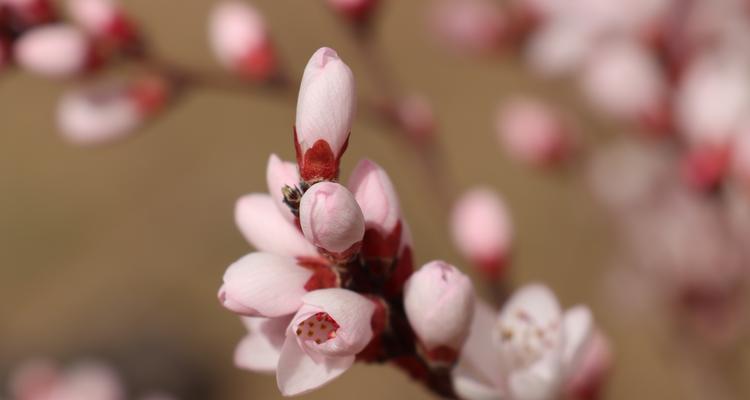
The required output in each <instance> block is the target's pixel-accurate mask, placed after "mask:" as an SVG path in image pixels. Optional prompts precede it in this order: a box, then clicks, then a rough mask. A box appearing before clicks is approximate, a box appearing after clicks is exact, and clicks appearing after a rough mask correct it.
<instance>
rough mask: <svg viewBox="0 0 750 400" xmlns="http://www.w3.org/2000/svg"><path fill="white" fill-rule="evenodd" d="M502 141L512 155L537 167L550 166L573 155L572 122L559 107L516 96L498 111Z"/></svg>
mask: <svg viewBox="0 0 750 400" xmlns="http://www.w3.org/2000/svg"><path fill="white" fill-rule="evenodd" d="M496 129H497V135H498V140H499V141H500V143H501V144H502V145H503V147H504V148H505V150H506V151H507V152H508V153H509V154H510V156H511V157H513V158H515V159H517V160H518V161H521V162H523V163H526V164H529V165H533V166H549V165H553V164H556V163H559V162H560V161H562V160H565V159H566V158H568V157H569V156H570V152H571V151H572V147H573V141H574V138H573V131H572V127H571V124H570V123H568V121H567V120H566V119H565V118H564V116H563V115H561V114H560V113H559V112H558V111H557V110H555V109H554V108H552V107H551V106H550V105H547V104H545V103H543V102H541V101H539V100H535V99H532V98H515V99H512V100H511V101H509V102H507V103H505V104H503V105H502V106H501V108H500V109H499V111H498V116H497V121H496Z"/></svg>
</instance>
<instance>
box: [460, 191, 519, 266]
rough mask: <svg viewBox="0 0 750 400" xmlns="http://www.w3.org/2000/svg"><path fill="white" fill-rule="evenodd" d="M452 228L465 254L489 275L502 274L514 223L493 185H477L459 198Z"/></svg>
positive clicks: (508, 254)
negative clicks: (492, 188) (477, 186)
mask: <svg viewBox="0 0 750 400" xmlns="http://www.w3.org/2000/svg"><path fill="white" fill-rule="evenodd" d="M451 231H452V233H453V240H454V242H455V243H456V246H457V247H458V249H459V250H460V251H461V253H462V254H463V256H464V257H466V258H467V259H468V260H470V261H471V262H472V263H473V264H474V265H476V266H477V267H478V268H479V270H480V272H481V273H482V274H483V275H484V276H485V277H487V278H489V279H493V280H495V279H498V278H500V277H501V276H502V275H503V274H504V272H505V270H506V268H507V263H508V259H509V258H510V251H511V244H512V239H513V225H512V222H511V218H510V213H509V212H508V209H507V207H506V205H505V203H504V202H503V200H502V199H501V198H500V197H499V196H498V195H497V194H496V193H495V192H494V191H492V190H491V189H488V188H476V189H473V190H471V191H469V192H467V193H465V194H464V195H463V196H462V197H461V198H460V199H459V200H458V202H456V205H455V206H454V208H453V213H452V216H451Z"/></svg>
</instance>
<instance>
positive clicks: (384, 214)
mask: <svg viewBox="0 0 750 400" xmlns="http://www.w3.org/2000/svg"><path fill="white" fill-rule="evenodd" d="M347 186H348V187H349V190H351V192H352V194H353V195H354V198H355V200H356V201H357V204H359V207H360V208H361V209H362V214H363V215H364V218H365V227H366V228H367V229H375V230H377V231H378V232H379V233H380V234H381V235H383V236H388V235H389V234H391V233H393V231H394V230H395V229H396V226H397V225H398V223H399V221H400V219H401V207H400V206H399V203H398V196H396V190H395V189H394V187H393V183H392V182H391V179H390V178H389V177H388V174H387V173H386V172H385V170H384V169H383V168H381V167H380V166H379V165H378V164H375V163H374V162H372V161H370V160H366V159H365V160H361V161H360V162H359V164H357V166H356V167H355V168H354V171H353V172H352V175H351V176H350V177H349V183H348V185H347Z"/></svg>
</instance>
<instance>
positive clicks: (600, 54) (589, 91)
mask: <svg viewBox="0 0 750 400" xmlns="http://www.w3.org/2000/svg"><path fill="white" fill-rule="evenodd" d="M580 79H581V85H582V89H583V92H584V94H585V95H586V96H587V97H588V99H589V101H590V102H591V104H592V105H594V106H596V107H598V108H599V109H600V110H602V111H604V112H606V113H608V114H610V115H612V116H615V117H617V118H623V119H627V120H631V121H639V120H641V119H642V118H644V117H646V116H648V115H650V114H655V113H658V112H659V108H660V107H662V104H663V102H664V99H665V96H666V82H665V78H664V76H663V74H662V72H661V70H660V69H659V66H658V64H657V60H656V59H655V58H654V56H653V55H651V54H650V53H648V52H647V51H646V49H645V48H643V47H642V46H641V45H639V44H638V43H636V42H634V41H628V40H618V41H615V42H612V43H608V44H607V45H606V46H600V47H599V48H598V49H597V51H596V52H595V53H593V54H592V55H591V58H590V60H589V61H588V63H587V65H586V68H585V69H584V70H583V72H582V75H581V77H580Z"/></svg>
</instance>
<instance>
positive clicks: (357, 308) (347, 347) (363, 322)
mask: <svg viewBox="0 0 750 400" xmlns="http://www.w3.org/2000/svg"><path fill="white" fill-rule="evenodd" d="M302 301H303V302H304V303H305V305H308V306H312V307H315V308H318V309H320V310H322V312H325V313H328V315H330V316H331V318H333V319H334V320H335V321H336V323H337V324H339V327H340V328H339V330H338V331H337V332H336V333H337V335H336V339H334V340H329V341H327V342H325V343H323V344H322V345H320V346H319V349H318V350H319V351H320V352H321V353H323V354H327V355H342V354H357V353H359V352H360V351H362V349H364V348H365V346H367V343H369V342H370V340H371V339H372V335H373V333H372V325H371V320H372V314H373V312H374V311H375V305H374V304H373V303H372V302H371V301H370V300H368V299H367V298H365V297H364V296H362V295H360V294H358V293H355V292H352V291H351V290H346V289H339V288H334V289H321V290H314V291H312V292H309V293H307V294H306V295H305V296H304V297H303V298H302Z"/></svg>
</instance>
